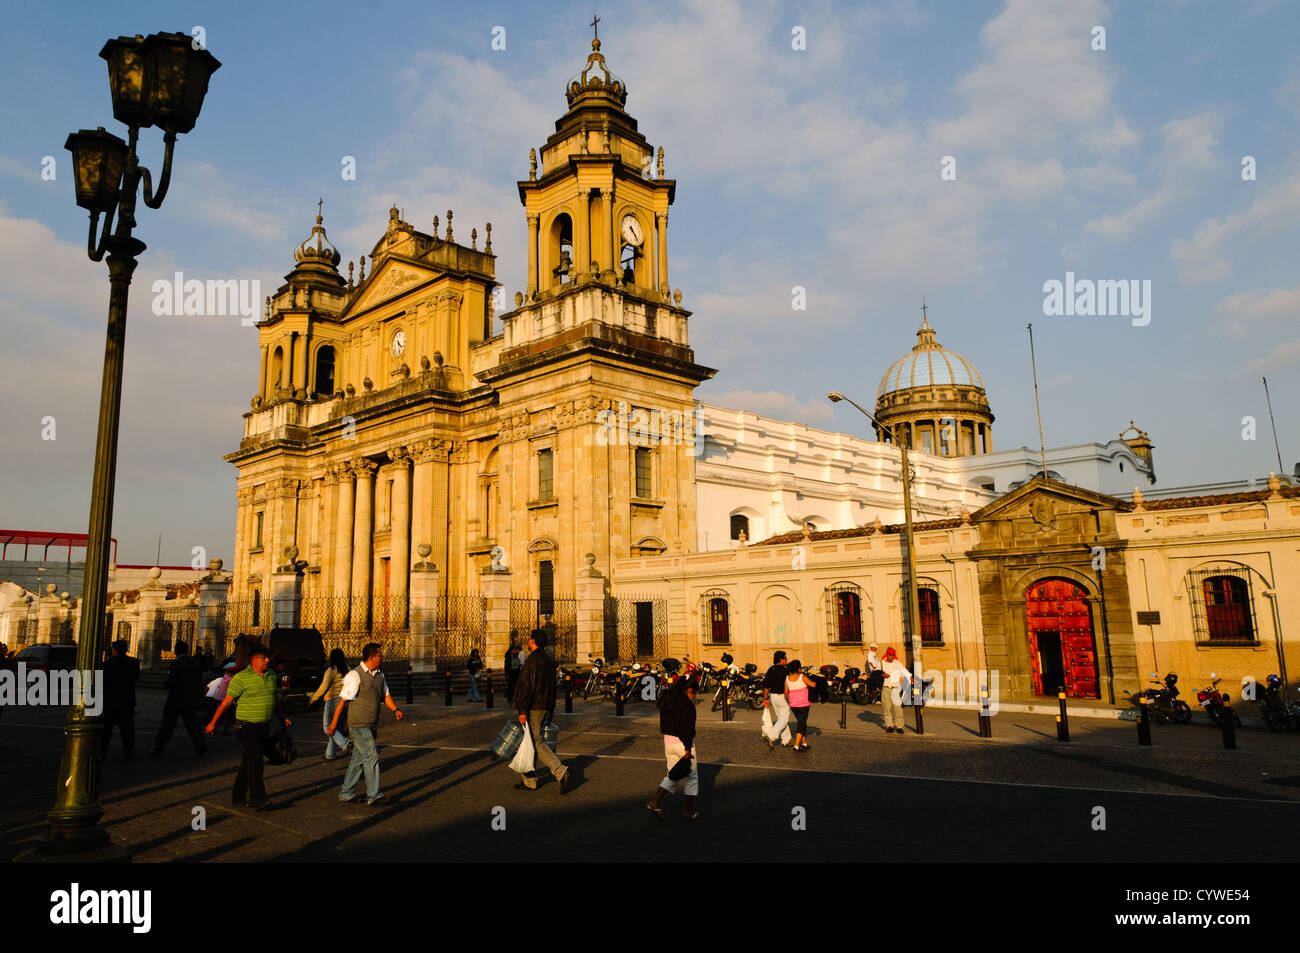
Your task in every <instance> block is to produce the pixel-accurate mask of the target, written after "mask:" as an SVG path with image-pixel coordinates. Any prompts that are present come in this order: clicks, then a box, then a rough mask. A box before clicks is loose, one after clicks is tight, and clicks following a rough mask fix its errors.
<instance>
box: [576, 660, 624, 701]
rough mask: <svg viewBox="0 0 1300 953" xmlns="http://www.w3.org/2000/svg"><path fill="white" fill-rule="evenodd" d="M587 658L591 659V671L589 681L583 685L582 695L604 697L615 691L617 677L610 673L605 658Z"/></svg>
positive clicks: (584, 696) (588, 674)
mask: <svg viewBox="0 0 1300 953" xmlns="http://www.w3.org/2000/svg"><path fill="white" fill-rule="evenodd" d="M587 658H588V659H589V660H590V661H591V671H589V672H588V673H587V681H586V683H585V684H584V685H583V686H582V697H583V699H584V700H585V699H588V698H590V697H591V696H592V695H595V696H596V698H598V699H599V698H603V697H605V696H607V695H609V694H611V693H612V692H613V691H614V685H615V683H616V679H615V678H614V676H613V675H612V674H611V673H610V671H609V668H608V666H606V665H605V660H604V659H599V658H592V657H591V656H590V655H588V656H587Z"/></svg>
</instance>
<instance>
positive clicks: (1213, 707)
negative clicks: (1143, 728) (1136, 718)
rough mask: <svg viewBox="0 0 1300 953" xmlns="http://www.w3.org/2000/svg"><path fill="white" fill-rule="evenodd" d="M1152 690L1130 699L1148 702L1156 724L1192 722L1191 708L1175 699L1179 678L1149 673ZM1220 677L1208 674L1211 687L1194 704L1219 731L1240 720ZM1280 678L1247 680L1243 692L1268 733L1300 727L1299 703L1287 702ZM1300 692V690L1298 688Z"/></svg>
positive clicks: (1237, 724) (1239, 722)
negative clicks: (1260, 680) (1160, 676)
mask: <svg viewBox="0 0 1300 953" xmlns="http://www.w3.org/2000/svg"><path fill="white" fill-rule="evenodd" d="M1151 676H1152V677H1151V683H1152V685H1153V686H1155V687H1153V688H1148V689H1146V690H1145V691H1142V692H1138V693H1137V694H1136V695H1134V696H1133V704H1134V705H1140V704H1141V699H1143V698H1145V699H1146V700H1147V713H1148V715H1149V716H1150V718H1151V719H1152V720H1153V721H1155V722H1156V723H1158V724H1164V723H1166V722H1170V721H1172V722H1174V723H1175V724H1179V725H1185V724H1187V723H1188V722H1189V721H1191V720H1192V709H1191V706H1190V705H1188V704H1187V702H1185V701H1183V700H1182V699H1181V698H1179V697H1178V695H1179V692H1178V676H1177V675H1175V674H1174V673H1173V672H1170V673H1169V674H1168V675H1166V676H1165V677H1164V679H1159V678H1157V677H1156V673H1155V672H1152V673H1151ZM1219 681H1220V678H1219V676H1217V675H1216V674H1215V673H1214V672H1211V673H1210V684H1209V685H1208V686H1207V687H1205V688H1203V689H1201V690H1200V691H1198V692H1197V693H1196V701H1197V703H1198V704H1199V705H1200V706H1201V708H1203V709H1204V710H1205V713H1206V715H1208V716H1209V718H1210V723H1211V724H1212V725H1214V726H1215V727H1217V728H1222V727H1224V725H1225V724H1226V723H1227V721H1228V718H1229V717H1231V719H1232V724H1233V727H1237V728H1239V727H1241V719H1240V718H1239V717H1238V716H1237V713H1236V712H1234V711H1233V710H1232V708H1231V707H1230V705H1231V701H1232V698H1231V696H1230V695H1229V694H1228V693H1227V692H1223V691H1220V690H1219ZM1282 688H1283V686H1282V679H1281V678H1280V677H1279V676H1277V675H1270V676H1268V678H1266V679H1264V681H1262V682H1256V681H1250V682H1248V683H1247V684H1246V685H1245V686H1243V690H1242V698H1243V699H1244V700H1245V701H1253V702H1254V703H1255V704H1256V706H1257V707H1258V708H1259V714H1260V717H1261V718H1262V719H1263V721H1264V724H1265V725H1266V726H1267V727H1268V730H1269V731H1278V730H1280V729H1282V728H1300V703H1296V702H1287V700H1286V699H1285V698H1284V697H1283V695H1282ZM1298 691H1300V689H1298Z"/></svg>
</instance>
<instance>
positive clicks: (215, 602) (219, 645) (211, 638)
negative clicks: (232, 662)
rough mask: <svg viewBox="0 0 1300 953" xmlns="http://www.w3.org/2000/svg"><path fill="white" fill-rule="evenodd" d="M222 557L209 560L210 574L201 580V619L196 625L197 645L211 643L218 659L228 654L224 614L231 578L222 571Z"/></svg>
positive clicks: (195, 640)
mask: <svg viewBox="0 0 1300 953" xmlns="http://www.w3.org/2000/svg"><path fill="white" fill-rule="evenodd" d="M222 565H223V563H222V561H221V560H220V559H209V560H208V570H209V572H208V574H207V575H206V576H204V577H203V578H202V579H200V580H199V619H198V623H197V624H196V625H195V627H194V630H195V631H194V642H195V645H196V646H198V645H211V646H212V654H213V655H214V656H216V657H217V658H218V659H221V658H224V657H225V655H226V643H225V632H223V631H222V624H221V622H222V614H223V612H224V610H225V608H226V602H227V600H228V599H229V597H230V580H229V579H227V578H226V577H225V574H224V573H223V572H222V571H221V567H222Z"/></svg>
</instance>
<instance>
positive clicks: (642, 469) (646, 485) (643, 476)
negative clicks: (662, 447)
mask: <svg viewBox="0 0 1300 953" xmlns="http://www.w3.org/2000/svg"><path fill="white" fill-rule="evenodd" d="M636 495H637V499H639V500H648V499H650V496H651V485H650V448H649V447H637V448H636Z"/></svg>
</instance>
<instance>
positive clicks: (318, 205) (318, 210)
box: [316, 199, 325, 218]
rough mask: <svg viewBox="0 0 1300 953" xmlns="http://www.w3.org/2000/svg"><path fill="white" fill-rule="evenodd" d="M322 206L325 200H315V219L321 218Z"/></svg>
mask: <svg viewBox="0 0 1300 953" xmlns="http://www.w3.org/2000/svg"><path fill="white" fill-rule="evenodd" d="M324 205H325V200H324V199H317V200H316V217H317V218H320V217H321V209H322V208H323V207H324Z"/></svg>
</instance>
